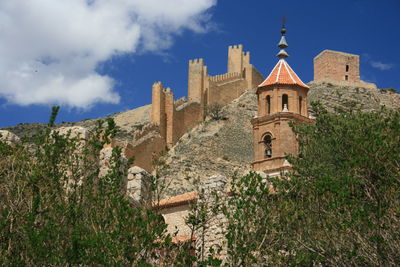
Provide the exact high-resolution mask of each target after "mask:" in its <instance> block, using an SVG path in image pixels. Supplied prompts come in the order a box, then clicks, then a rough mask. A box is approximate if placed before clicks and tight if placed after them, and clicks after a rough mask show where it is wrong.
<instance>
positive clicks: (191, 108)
mask: <svg viewBox="0 0 400 267" xmlns="http://www.w3.org/2000/svg"><path fill="white" fill-rule="evenodd" d="M262 81H263V76H262V75H261V74H260V73H259V72H258V71H257V70H256V68H255V67H254V66H253V65H252V64H251V63H250V52H244V51H243V46H242V45H234V46H229V47H228V67H227V73H224V74H221V75H214V76H212V75H209V74H208V68H207V66H206V65H205V64H204V59H202V58H200V59H193V60H189V66H188V98H187V99H185V98H180V99H178V100H175V99H174V93H173V92H172V90H171V89H170V88H168V87H167V88H164V87H163V84H162V83H161V82H155V83H154V84H153V87H152V104H151V107H152V110H151V123H150V124H149V125H147V126H146V127H145V128H144V129H142V130H141V131H139V132H136V133H134V140H133V141H132V142H131V143H127V144H119V145H123V146H124V147H125V155H126V156H127V157H132V156H134V157H135V165H137V166H140V167H142V168H144V169H146V170H148V171H150V170H151V169H152V162H151V161H152V159H153V158H155V157H157V155H159V154H160V152H162V151H163V150H165V149H166V148H167V147H172V146H173V145H174V144H175V143H176V142H177V141H178V140H179V138H180V137H181V136H182V135H183V134H185V133H186V132H187V131H189V130H190V129H191V128H193V127H194V126H196V125H197V124H199V123H200V122H202V121H203V120H204V119H205V116H206V110H207V105H209V104H211V103H219V104H222V105H225V104H227V103H229V102H231V101H232V100H234V99H235V98H237V97H239V96H240V95H241V94H243V93H244V92H245V91H246V90H247V89H249V88H254V87H257V86H258V85H259V84H260V83H261V82H262Z"/></svg>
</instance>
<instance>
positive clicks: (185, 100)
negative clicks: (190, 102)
mask: <svg viewBox="0 0 400 267" xmlns="http://www.w3.org/2000/svg"><path fill="white" fill-rule="evenodd" d="M186 102H187V99H186V97H184V96H183V97H181V98H179V99H178V100H175V101H174V106H175V107H178V106H180V105H182V104H184V103H186Z"/></svg>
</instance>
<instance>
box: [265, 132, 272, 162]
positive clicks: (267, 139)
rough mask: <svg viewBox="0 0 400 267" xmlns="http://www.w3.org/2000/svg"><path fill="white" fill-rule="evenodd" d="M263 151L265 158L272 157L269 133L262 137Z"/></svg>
mask: <svg viewBox="0 0 400 267" xmlns="http://www.w3.org/2000/svg"><path fill="white" fill-rule="evenodd" d="M264 152H265V155H264V156H265V157H266V158H271V157H272V137H271V135H269V134H267V135H266V136H265V137H264Z"/></svg>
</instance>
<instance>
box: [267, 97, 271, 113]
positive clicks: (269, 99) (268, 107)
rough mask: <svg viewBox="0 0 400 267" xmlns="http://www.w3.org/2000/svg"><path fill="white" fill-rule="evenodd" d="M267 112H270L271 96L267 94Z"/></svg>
mask: <svg viewBox="0 0 400 267" xmlns="http://www.w3.org/2000/svg"><path fill="white" fill-rule="evenodd" d="M267 114H271V97H270V96H269V95H267Z"/></svg>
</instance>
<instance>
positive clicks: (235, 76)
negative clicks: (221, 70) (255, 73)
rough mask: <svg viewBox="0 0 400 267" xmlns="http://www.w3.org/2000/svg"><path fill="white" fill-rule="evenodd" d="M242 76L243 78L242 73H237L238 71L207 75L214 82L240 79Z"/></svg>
mask: <svg viewBox="0 0 400 267" xmlns="http://www.w3.org/2000/svg"><path fill="white" fill-rule="evenodd" d="M242 78H243V74H242V73H239V72H231V73H225V74H220V75H215V76H209V79H210V82H214V83H219V82H226V81H231V80H236V79H242Z"/></svg>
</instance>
